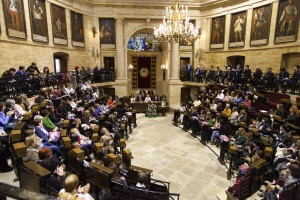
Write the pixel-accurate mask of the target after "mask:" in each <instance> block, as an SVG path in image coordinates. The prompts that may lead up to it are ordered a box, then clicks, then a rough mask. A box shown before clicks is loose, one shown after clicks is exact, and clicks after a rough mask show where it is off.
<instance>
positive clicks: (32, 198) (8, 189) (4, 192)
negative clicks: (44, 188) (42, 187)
mask: <svg viewBox="0 0 300 200" xmlns="http://www.w3.org/2000/svg"><path fill="white" fill-rule="evenodd" d="M1 196H4V197H10V198H14V199H19V200H54V199H56V198H54V197H52V196H48V195H43V194H40V193H36V192H31V191H29V190H26V189H24V188H19V187H15V186H12V185H8V184H6V183H2V182H0V197H1ZM1 199H2V198H1Z"/></svg>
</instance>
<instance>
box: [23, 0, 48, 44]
mask: <svg viewBox="0 0 300 200" xmlns="http://www.w3.org/2000/svg"><path fill="white" fill-rule="evenodd" d="M28 4H29V18H30V24H31V33H32V40H33V41H38V42H49V37H48V36H49V35H48V24H47V13H46V3H45V0H28Z"/></svg>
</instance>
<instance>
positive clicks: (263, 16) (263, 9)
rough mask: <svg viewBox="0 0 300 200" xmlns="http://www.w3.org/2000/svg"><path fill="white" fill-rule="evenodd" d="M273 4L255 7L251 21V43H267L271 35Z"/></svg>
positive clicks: (252, 44)
mask: <svg viewBox="0 0 300 200" xmlns="http://www.w3.org/2000/svg"><path fill="white" fill-rule="evenodd" d="M271 18H272V4H266V5H263V6H260V7H257V8H254V9H253V13H252V21H251V35H250V45H251V46H256V45H267V44H268V43H269V37H270V27H271Z"/></svg>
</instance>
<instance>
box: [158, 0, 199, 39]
mask: <svg viewBox="0 0 300 200" xmlns="http://www.w3.org/2000/svg"><path fill="white" fill-rule="evenodd" d="M154 36H155V37H156V38H158V39H160V40H161V41H164V42H170V41H171V40H174V41H175V42H179V41H187V42H194V41H195V40H196V39H197V37H198V27H197V28H195V27H194V25H193V24H192V23H190V18H189V17H188V8H187V6H183V5H182V6H181V5H180V1H179V0H176V2H175V5H174V10H173V9H172V8H171V7H170V6H169V7H166V16H164V20H163V23H162V24H160V26H159V27H158V28H156V27H155V28H154Z"/></svg>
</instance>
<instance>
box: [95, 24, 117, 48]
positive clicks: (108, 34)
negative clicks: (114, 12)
mask: <svg viewBox="0 0 300 200" xmlns="http://www.w3.org/2000/svg"><path fill="white" fill-rule="evenodd" d="M99 27H100V44H101V48H108V49H114V48H116V35H115V32H116V31H115V20H114V19H100V26H99Z"/></svg>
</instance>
